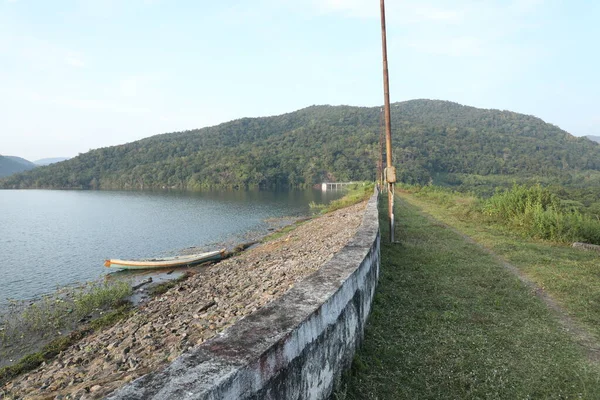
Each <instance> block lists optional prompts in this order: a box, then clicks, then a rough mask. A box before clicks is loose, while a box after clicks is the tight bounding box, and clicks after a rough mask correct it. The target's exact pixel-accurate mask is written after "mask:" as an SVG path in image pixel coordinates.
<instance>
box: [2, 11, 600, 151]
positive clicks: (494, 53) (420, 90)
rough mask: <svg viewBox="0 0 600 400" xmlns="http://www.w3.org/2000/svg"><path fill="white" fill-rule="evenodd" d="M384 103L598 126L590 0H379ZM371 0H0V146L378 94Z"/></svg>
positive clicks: (136, 133)
mask: <svg viewBox="0 0 600 400" xmlns="http://www.w3.org/2000/svg"><path fill="white" fill-rule="evenodd" d="M386 5H387V9H388V15H387V17H388V52H389V65H390V74H391V75H390V81H391V82H390V83H391V99H392V101H403V100H409V99H415V98H432V99H443V100H451V101H456V102H459V103H462V104H467V105H472V106H475V107H483V108H499V109H507V110H512V111H516V112H521V113H525V114H533V115H536V116H538V117H540V118H542V119H544V120H546V121H548V122H551V123H553V124H556V125H558V126H560V127H561V128H563V129H565V130H567V131H569V132H570V133H572V134H574V135H578V136H580V135H588V134H593V135H600V108H599V104H600V83H599V79H598V71H600V52H599V49H600V45H599V43H598V40H599V39H600V22H599V21H600V2H598V1H596V0H587V1H583V0H571V1H557V0H504V1H502V0H495V1H494V0H489V1H485V0H479V1H470V0H458V1H442V0H407V1H401V0H387V3H386ZM380 40H381V38H380V31H379V1H377V0H252V1H246V0H237V1H235V0H233V1H205V0H195V1H177V0H170V1H167V0H162V1H161V0H122V1H117V0H70V1H67V0H64V1H62V0H56V1H47V0H0V154H4V155H18V156H22V157H25V158H28V159H31V160H34V159H38V158H43V157H54V156H74V155H77V154H78V153H82V152H86V151H88V150H89V149H92V148H98V147H104V146H110V145H115V144H121V143H126V142H130V141H133V140H136V139H140V138H143V137H147V136H151V135H154V134H158V133H164V132H172V131H177V130H185V129H194V128H200V127H204V126H209V125H214V124H218V123H221V122H226V121H229V120H231V119H235V118H240V117H257V116H265V115H275V114H281V113H285V112H290V111H294V110H296V109H299V108H302V107H306V106H309V105H312V104H334V105H337V104H349V105H357V106H375V105H378V104H381V103H382V101H383V100H382V99H383V95H382V81H381V42H380Z"/></svg>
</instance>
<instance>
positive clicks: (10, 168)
mask: <svg viewBox="0 0 600 400" xmlns="http://www.w3.org/2000/svg"><path fill="white" fill-rule="evenodd" d="M35 167H36V165H35V164H34V163H32V162H31V161H27V160H26V159H24V158H21V157H15V156H0V178H3V177H6V176H10V175H13V174H16V173H18V172H23V171H27V170H30V169H33V168H35Z"/></svg>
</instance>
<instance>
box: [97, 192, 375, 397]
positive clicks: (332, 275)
mask: <svg viewBox="0 0 600 400" xmlns="http://www.w3.org/2000/svg"><path fill="white" fill-rule="evenodd" d="M379 246H380V234H379V219H378V212H377V195H373V196H372V197H371V199H370V200H369V202H368V204H367V207H366V209H365V212H364V216H363V220H362V223H361V225H360V227H359V229H358V232H357V233H356V235H355V236H354V237H353V238H352V239H351V240H350V241H349V242H348V243H347V245H346V246H345V247H344V248H343V249H342V250H341V251H340V252H339V253H337V254H336V255H335V256H334V257H333V258H332V259H331V260H329V261H328V262H326V263H325V264H324V265H323V266H322V267H321V268H320V269H319V270H318V271H317V272H315V273H314V274H312V275H310V276H309V277H308V278H306V279H305V280H304V281H302V282H300V283H298V284H297V285H296V286H294V287H293V288H292V289H290V290H289V291H288V292H287V293H285V294H284V295H283V296H282V297H281V298H279V299H277V300H275V301H273V302H272V303H269V304H268V305H266V306H265V307H263V308H261V309H259V310H258V311H257V312H256V313H254V314H252V315H250V316H248V317H247V318H245V319H242V320H240V321H239V322H238V323H236V324H235V325H233V326H232V327H230V328H229V329H227V330H226V331H224V332H223V333H222V334H221V335H220V336H217V337H216V338H214V339H213V340H210V341H207V342H206V343H203V344H202V345H200V346H198V347H196V348H194V349H193V350H191V351H189V352H187V353H185V354H183V355H181V356H180V357H179V358H177V359H176V360H175V361H173V363H172V364H171V365H169V366H168V367H166V368H165V369H163V370H161V371H157V372H153V373H150V374H147V375H144V376H142V377H141V378H139V379H137V380H135V381H133V382H131V383H130V384H129V385H127V386H125V387H123V388H121V389H119V390H118V391H116V392H115V393H113V394H112V395H111V396H110V397H109V398H110V399H207V400H208V399H210V400H217V399H232V400H238V399H257V400H258V399H326V398H328V397H329V396H330V395H331V393H332V391H333V389H334V386H335V384H336V383H337V382H338V381H339V379H340V376H341V373H342V371H343V370H344V369H346V368H348V367H349V366H350V363H351V362H352V357H353V356H354V352H355V350H356V348H357V346H358V345H359V343H360V342H361V339H362V336H363V331H364V326H365V323H366V320H367V317H368V315H369V312H370V310H371V302H372V300H373V296H374V293H375V287H376V285H377V280H378V276H379V266H380V247H379Z"/></svg>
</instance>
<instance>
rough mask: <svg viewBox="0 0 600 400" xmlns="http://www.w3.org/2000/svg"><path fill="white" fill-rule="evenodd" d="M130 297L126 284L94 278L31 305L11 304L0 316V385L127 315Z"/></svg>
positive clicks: (129, 288) (128, 287)
mask: <svg viewBox="0 0 600 400" xmlns="http://www.w3.org/2000/svg"><path fill="white" fill-rule="evenodd" d="M130 295H131V287H130V285H129V284H128V283H127V282H104V283H101V282H95V283H90V284H87V285H84V286H82V287H79V288H76V289H62V290H60V291H59V292H58V293H55V294H54V295H50V296H46V297H44V298H42V299H40V300H38V301H36V302H34V303H32V304H24V303H19V302H12V303H11V305H10V307H9V310H8V312H6V313H4V314H3V315H2V319H1V320H0V327H1V329H0V356H1V357H2V362H1V363H0V367H1V368H0V383H1V382H4V381H6V380H8V379H11V378H12V377H14V376H17V375H19V374H21V373H24V372H27V371H30V370H32V369H34V368H36V367H37V366H39V365H40V364H41V363H43V362H45V361H49V360H51V359H52V358H53V357H55V356H56V355H57V354H58V353H59V352H60V351H62V350H65V349H66V348H67V347H69V346H70V345H71V344H73V343H75V342H76V341H78V340H79V339H81V338H82V337H84V336H85V335H87V334H88V333H89V332H90V331H94V330H99V329H102V328H103V327H105V326H109V325H112V324H114V323H116V322H117V321H118V320H120V319H123V318H125V317H126V316H128V315H129V313H130V304H129V302H128V301H127V297H129V296H130ZM12 359H15V360H18V361H16V362H14V363H13V362H12Z"/></svg>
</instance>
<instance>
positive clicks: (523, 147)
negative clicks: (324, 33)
mask: <svg viewBox="0 0 600 400" xmlns="http://www.w3.org/2000/svg"><path fill="white" fill-rule="evenodd" d="M392 127H393V142H394V158H395V163H396V165H397V166H398V168H399V178H401V179H403V180H405V181H408V182H422V183H425V182H427V181H429V179H430V177H431V176H432V175H433V174H436V173H440V172H442V173H443V172H450V173H467V174H479V175H489V174H513V175H540V176H551V175H556V176H565V174H567V175H568V174H569V173H571V172H576V171H581V170H596V171H598V170H600V145H598V144H597V143H594V142H592V141H590V140H588V139H587V138H576V137H574V136H571V135H570V134H568V133H567V132H565V131H563V130H561V129H559V128H558V127H556V126H554V125H551V124H547V123H545V122H544V121H542V120H541V119H539V118H535V117H532V116H527V115H522V114H517V113H514V112H509V111H498V110H482V109H477V108H473V107H467V106H462V105H459V104H456V103H451V102H447V101H437V100H411V101H407V102H402V103H395V104H393V106H392ZM379 132H380V107H372V108H366V107H350V106H312V107H308V108H305V109H302V110H299V111H295V112H292V113H289V114H284V115H279V116H274V117H264V118H243V119H239V120H235V121H231V122H227V123H224V124H221V125H217V126H214V127H208V128H203V129H197V130H191V131H185V132H176V133H168V134H162V135H156V136H152V137H149V138H146V139H143V140H140V141H137V142H132V143H128V144H125V145H120V146H113V147H107V148H101V149H97V150H92V151H90V152H88V153H85V154H81V155H79V156H78V157H75V158H73V159H70V160H67V161H64V162H61V163H58V164H53V165H50V166H47V167H40V168H36V169H35V170H32V171H28V172H25V173H21V174H18V175H14V176H11V177H8V178H5V179H4V180H1V181H0V187H4V188H32V187H33V188H107V189H108V188H112V189H141V188H144V189H149V188H180V189H192V190H194V189H201V188H208V187H222V188H248V187H262V188H267V187H285V186H289V187H307V186H311V185H313V184H315V183H319V182H322V181H332V180H337V181H347V180H366V179H369V180H373V179H374V178H375V164H376V160H377V158H378V153H377V152H378V148H379V144H378V143H379Z"/></svg>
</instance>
